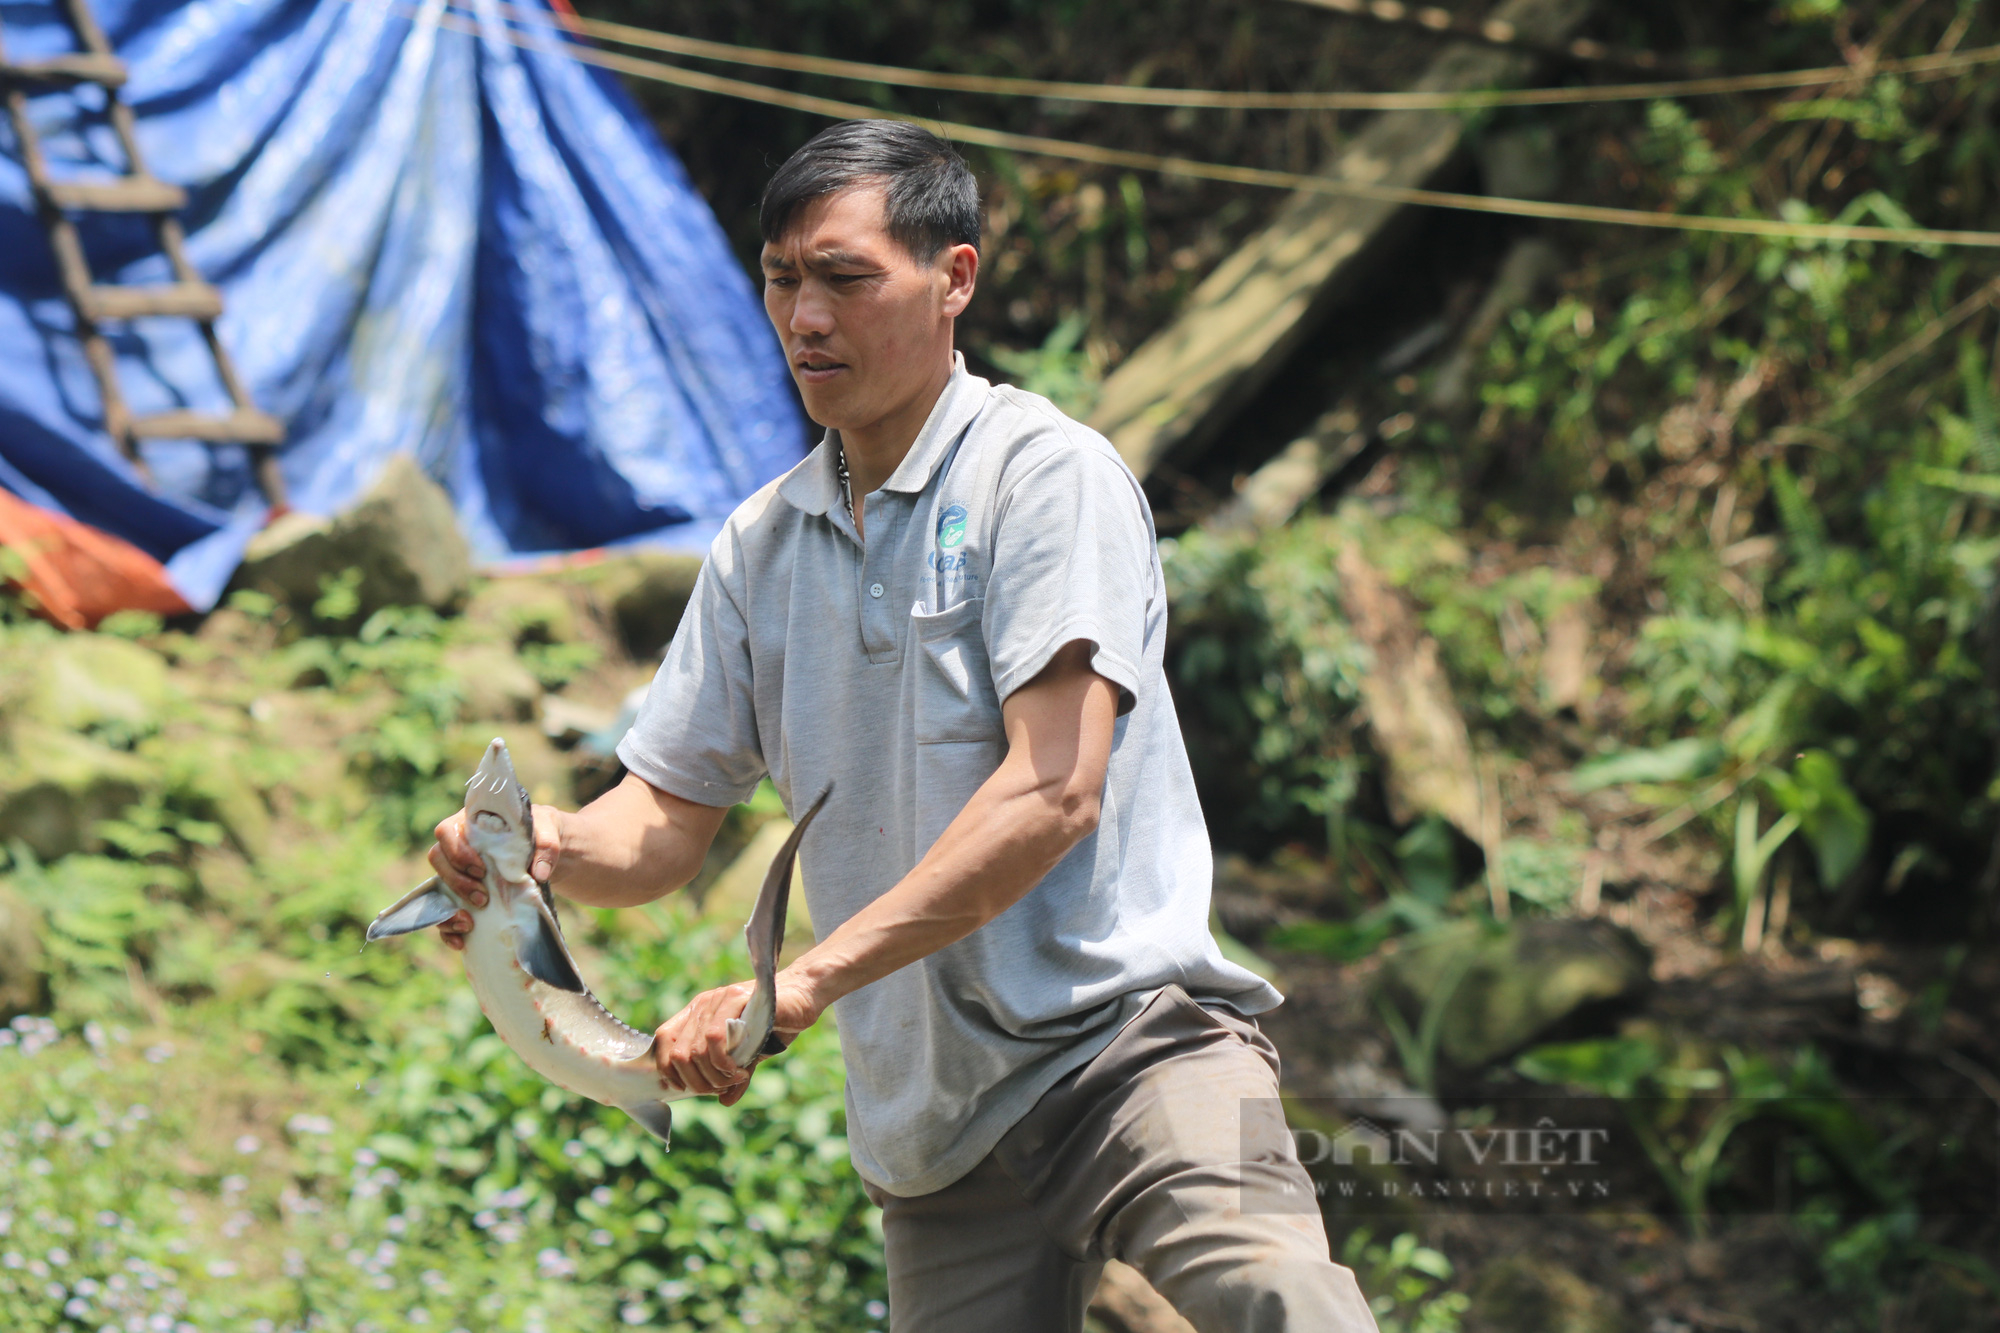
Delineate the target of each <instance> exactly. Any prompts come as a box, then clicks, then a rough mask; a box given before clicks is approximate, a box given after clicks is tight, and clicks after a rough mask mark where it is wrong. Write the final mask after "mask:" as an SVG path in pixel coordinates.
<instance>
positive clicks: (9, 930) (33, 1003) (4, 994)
mask: <svg viewBox="0 0 2000 1333" xmlns="http://www.w3.org/2000/svg"><path fill="white" fill-rule="evenodd" d="M47 982H48V969H47V964H46V961H45V960H44V957H43V954H42V918H41V913H39V912H37V911H36V910H35V908H34V905H33V904H32V903H30V902H29V901H28V900H27V899H26V898H23V897H22V896H21V895H20V894H19V893H17V892H16V891H15V890H14V886H13V885H11V884H5V883H0V1018H12V1017H13V1016H14V1015H15V1014H25V1013H34V1012H36V1011H37V1010H39V1009H40V1008H41V1007H42V998H43V994H44V992H45V989H46V986H47Z"/></svg>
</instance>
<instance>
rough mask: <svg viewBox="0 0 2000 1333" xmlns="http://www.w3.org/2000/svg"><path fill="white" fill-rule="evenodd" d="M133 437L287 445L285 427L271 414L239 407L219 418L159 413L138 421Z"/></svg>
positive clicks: (210, 413)
mask: <svg viewBox="0 0 2000 1333" xmlns="http://www.w3.org/2000/svg"><path fill="white" fill-rule="evenodd" d="M132 434H133V436H134V437H135V438H137V439H141V440H207V441H209V442H210V443H212V444H283V443H284V442H285V427H284V424H283V423H282V422H280V421H279V420H278V419H277V418H276V417H274V416H272V415H271V414H270V413H269V412H259V411H258V410H257V409H256V408H254V407H239V408H237V409H236V410H235V411H234V412H229V413H226V414H224V415H221V416H217V415H216V414H214V413H212V412H190V411H187V410H185V409H183V410H180V411H175V412H155V413H153V414H152V415H151V416H144V417H134V418H133V419H132Z"/></svg>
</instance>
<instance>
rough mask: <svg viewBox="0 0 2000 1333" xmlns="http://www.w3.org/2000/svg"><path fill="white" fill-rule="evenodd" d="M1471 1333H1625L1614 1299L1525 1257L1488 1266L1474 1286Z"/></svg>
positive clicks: (1556, 1268) (1566, 1273)
mask: <svg viewBox="0 0 2000 1333" xmlns="http://www.w3.org/2000/svg"><path fill="white" fill-rule="evenodd" d="M1465 1327H1466V1329H1467V1333H1626V1331H1627V1330H1628V1329H1629V1328H1630V1321H1628V1320H1627V1319H1626V1317H1625V1312H1624V1310H1623V1308H1622V1307H1621V1306H1620V1305H1619V1303H1618V1300H1617V1298H1616V1297H1614V1296H1612V1295H1611V1294H1610V1293H1609V1292H1607V1291H1603V1290H1600V1289H1599V1288H1597V1287H1593V1286H1591V1285H1590V1284H1589V1283H1588V1282H1586V1281H1584V1280H1583V1279H1582V1278H1580V1277H1578V1276H1577V1275H1576V1274H1575V1273H1572V1272H1571V1271H1570V1270H1569V1269H1567V1268H1564V1267H1563V1266H1562V1265H1561V1264H1558V1263H1553V1262H1551V1261H1549V1260H1546V1259H1537V1258H1531V1257H1530V1256H1528V1255H1525V1254H1515V1255H1509V1256H1508V1257H1506V1258H1504V1259H1500V1260H1496V1261H1495V1262H1493V1263H1491V1264H1489V1265H1487V1267H1486V1269H1485V1271H1484V1272H1482V1273H1481V1274H1480V1275H1479V1280H1478V1281H1477V1282H1476V1283H1474V1284H1473V1288H1472V1306H1471V1309H1470V1310H1469V1311H1468V1312H1467V1315H1466V1321H1465Z"/></svg>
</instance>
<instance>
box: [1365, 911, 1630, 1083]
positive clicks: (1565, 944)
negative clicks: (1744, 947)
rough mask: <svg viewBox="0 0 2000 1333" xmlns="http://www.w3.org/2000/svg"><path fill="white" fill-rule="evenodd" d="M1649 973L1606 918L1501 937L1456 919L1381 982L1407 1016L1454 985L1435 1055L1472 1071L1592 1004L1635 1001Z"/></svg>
mask: <svg viewBox="0 0 2000 1333" xmlns="http://www.w3.org/2000/svg"><path fill="white" fill-rule="evenodd" d="M1650 967H1651V956H1650V955H1649V954H1648V952H1647V950H1646V947H1645V945H1643V944H1641V943H1640V942H1639V940H1638V939H1637V938H1636V937H1635V936H1633V935H1632V934H1631V933H1630V932H1629V931H1626V930H1623V929H1621V928H1619V927H1617V926H1614V925H1612V924H1611V923H1610V922H1608V921H1602V920H1587V921H1582V920H1574V919H1538V920H1529V921H1522V922H1518V923H1516V924H1515V925H1513V926H1511V927H1509V928H1507V929H1504V930H1497V931H1496V930H1491V929H1490V928H1488V927H1486V926H1484V925H1483V924H1481V923H1480V922H1476V921H1458V922H1453V923H1452V924H1450V925H1448V926H1443V927H1440V928H1439V929H1437V930H1434V931H1431V932H1429V933H1427V934H1426V935H1423V936H1418V937H1414V939H1413V941H1412V943H1411V944H1410V945H1409V946H1408V947H1405V948H1404V949H1402V950H1401V951H1399V952H1398V953H1396V954H1395V955H1394V956H1393V957H1392V958H1390V960H1389V962H1388V964H1387V966H1386V967H1385V968H1384V970H1383V984H1384V985H1385V986H1386V987H1387V989H1388V993H1389V994H1390V996H1391V997H1392V998H1393V999H1394V1000H1395V1001H1396V1002H1397V1003H1398V1005H1399V1006H1400V1007H1401V1008H1402V1009H1403V1011H1404V1012H1405V1013H1406V1014H1410V1015H1421V1014H1422V1013H1423V1012H1424V1009H1425V1006H1426V1005H1428V1004H1431V1003H1433V1002H1434V1000H1435V998H1436V997H1438V996H1440V995H1442V994H1443V993H1444V991H1445V989H1446V988H1447V987H1451V988H1452V989H1451V990H1450V995H1449V998H1448V999H1446V1000H1445V1001H1444V1004H1445V1008H1444V1013H1443V1015H1442V1018H1441V1020H1440V1023H1439V1029H1438V1031H1439V1040H1438V1050H1439V1052H1440V1053H1441V1054H1442V1055H1443V1056H1444V1058H1445V1059H1446V1060H1447V1061H1449V1062H1450V1063H1451V1064H1453V1065H1456V1066H1457V1067H1459V1068H1461V1069H1476V1068H1479V1067H1480V1066H1482V1065H1485V1064H1489V1063H1491V1062H1492V1061H1494V1060H1497V1059H1499V1058H1500V1057H1502V1056H1504V1055H1507V1054H1510V1053H1511V1052H1514V1051H1517V1050H1519V1049H1520V1048H1522V1047H1523V1046H1526V1045H1528V1044H1529V1043H1530V1042H1532V1041H1533V1040H1534V1039H1535V1038H1536V1037H1538V1036H1540V1035H1541V1034H1542V1033H1544V1032H1546V1031H1548V1030H1549V1029H1550V1028H1552V1027H1554V1026H1555V1025H1556V1024H1558V1023H1560V1022H1562V1021H1563V1020H1564V1019H1565V1018H1568V1017H1569V1016H1570V1015H1572V1014H1574V1013H1575V1012H1576V1011H1577V1010H1579V1009H1582V1008H1583V1007H1584V1006H1586V1005H1591V1004H1598V1003H1604V1002H1608V1001H1611V1000H1618V999H1624V998H1626V997H1628V996H1632V995H1636V994H1637V993H1639V992H1640V991H1642V990H1643V989H1644V988H1645V987H1646V985H1647V981H1648V975H1649V972H1650ZM1411 1026H1412V1027H1416V1026H1417V1020H1416V1019H1415V1018H1413V1019H1412V1023H1411Z"/></svg>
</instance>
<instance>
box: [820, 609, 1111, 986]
mask: <svg viewBox="0 0 2000 1333" xmlns="http://www.w3.org/2000/svg"><path fill="white" fill-rule="evenodd" d="M1117 705H1118V693H1117V688H1116V687H1115V686H1113V685H1112V684H1111V682H1110V681H1108V680H1106V679H1104V678H1103V677H1102V676H1099V675H1097V674H1096V673H1095V672H1093V671H1092V670H1091V669H1090V651H1089V645H1088V644H1087V643H1083V642H1081V641H1079V642H1076V643H1071V644H1068V645H1066V646H1065V647H1064V648H1063V649H1062V650H1061V651H1060V652H1058V653H1057V654H1056V656H1055V658H1054V659H1053V660H1052V661H1051V662H1050V663H1049V665H1048V667H1047V668H1046V669H1045V670H1044V671H1043V672H1042V673H1041V674H1040V675H1038V676H1036V678H1035V679H1034V680H1032V681H1030V682H1028V683H1027V684H1026V685H1024V686H1022V687H1021V688H1020V689H1019V690H1017V691H1016V692H1015V693H1014V694H1013V695H1012V696H1011V697H1010V698H1009V699H1008V700H1007V702H1006V703H1005V704H1004V705H1003V706H1002V714H1003V716H1004V718H1005V721H1006V727H1007V757H1006V758H1005V759H1003V760H1001V762H1000V767H999V768H998V769H996V770H995V771H994V773H993V776H992V777H990V778H988V779H987V780H986V781H985V782H984V783H983V784H981V786H980V788H979V790H978V791H976V792H974V793H973V794H972V799H971V800H969V801H967V802H966V803H965V808H964V809H963V810H961V811H959V812H958V818H956V819H954V820H952V821H951V823H950V824H949V825H947V826H946V828H945V831H944V832H943V833H942V834H940V835H939V837H938V840H937V842H935V843H934V844H932V846H931V849H930V850H929V851H928V852H926V853H925V854H924V857H923V859H922V860H921V861H919V862H917V864H916V867H915V868H914V869H912V870H911V871H910V873H909V874H907V875H905V876H904V877H903V878H902V879H901V880H900V881H899V882H898V883H897V884H896V885H895V886H894V887H892V888H891V889H889V891H888V892H886V893H884V894H883V895H882V896H881V897H880V898H877V899H876V900H875V901H874V902H872V903H870V904H868V906H866V907H864V908H862V909H861V910H860V911H859V912H856V913H855V914H854V915H853V916H852V917H850V918H848V919H847V920H846V921H844V922H842V923H841V925H840V928H839V929H838V930H836V931H834V932H833V933H832V934H831V935H829V936H827V938H826V939H825V940H823V941H822V942H821V943H820V944H819V945H818V946H817V947H815V948H813V949H812V950H810V951H809V952H807V953H806V954H804V955H803V956H802V957H800V958H799V960H798V961H797V962H795V963H793V964H792V965H791V967H789V968H787V969H785V973H784V975H783V981H785V982H790V983H791V984H792V985H794V986H797V987H798V988H799V990H800V991H801V992H802V993H803V994H802V999H803V1000H804V1002H805V1008H806V1009H807V1010H808V1011H809V1012H810V1014H811V1016H813V1017H817V1016H818V1015H819V1014H821V1013H823V1012H825V1010H826V1007H827V1006H828V1005H830V1004H832V1003H833V1002H834V1001H835V1000H837V999H839V998H840V997H841V996H843V995H847V994H850V993H851V992H853V991H856V990H859V989H860V988H861V987H863V986H865V985H867V984H868V983H869V982H871V981H875V980H878V979H880V978H882V977H885V976H887V975H889V973H891V972H894V971H895V970H896V969H897V968H899V967H904V966H907V965H908V964H910V963H914V962H916V961H917V960H918V959H919V958H923V957H925V956H927V955H929V954H933V953H936V952H937V951H938V950H939V949H942V948H944V947H945V946H946V945H948V944H952V943H955V942H956V941H958V940H962V939H964V938H965V937H966V936H967V935H970V934H971V933H972V932H973V931H975V930H977V929H979V928H980V927H981V926H983V925H985V924H986V923H987V922H988V921H991V920H992V919H993V918H994V917H996V916H999V915H1000V914H1001V913H1002V912H1004V911H1006V910H1007V909H1008V908H1009V907H1012V906H1013V905H1014V904H1015V903H1016V902H1018V901H1020V899H1021V898H1022V897H1023V896H1024V895H1025V894H1026V893H1027V892H1028V891H1029V890H1030V889H1032V888H1034V887H1035V885H1037V884H1039V883H1040V882H1041V880H1042V876H1044V875H1046V874H1048V873H1049V871H1050V870H1052V869H1054V868H1055V864H1056V862H1058V861H1060V860H1062V859H1063V857H1064V856H1066V855H1068V853H1069V850H1070V849H1071V848H1072V847H1074V846H1076V845H1077V843H1079V842H1081V841H1083V839H1084V838H1085V837H1087V836H1089V834H1090V833H1091V831H1092V830H1094V829H1095V828H1096V827H1097V815H1098V802H1099V800H1100V798H1101V795H1102V792H1103V790H1104V773H1105V767H1106V765H1107V764H1108V763H1109V762H1110V758H1111V734H1112V724H1113V720H1114V718H1115V716H1116V712H1117ZM781 989H782V985H781Z"/></svg>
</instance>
